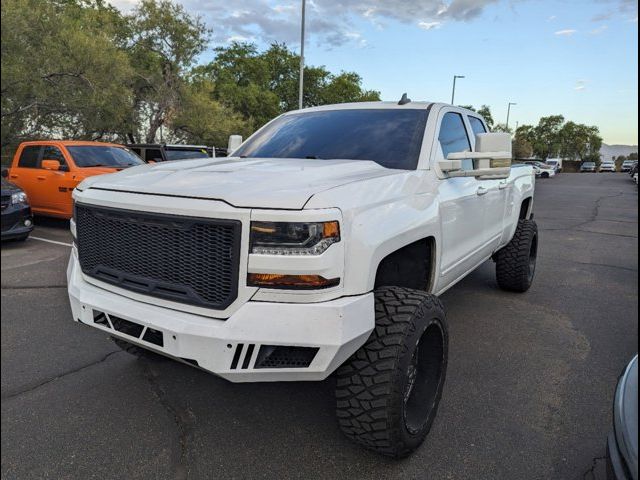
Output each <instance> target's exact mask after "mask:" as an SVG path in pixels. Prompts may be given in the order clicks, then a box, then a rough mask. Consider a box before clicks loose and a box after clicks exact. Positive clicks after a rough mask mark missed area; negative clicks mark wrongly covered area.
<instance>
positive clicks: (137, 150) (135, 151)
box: [129, 148, 141, 157]
mask: <svg viewBox="0 0 640 480" xmlns="http://www.w3.org/2000/svg"><path fill="white" fill-rule="evenodd" d="M129 150H131V151H132V152H133V153H135V154H136V155H138V156H139V157H140V153H141V152H140V149H139V148H130V149H129Z"/></svg>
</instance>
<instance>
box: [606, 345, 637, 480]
mask: <svg viewBox="0 0 640 480" xmlns="http://www.w3.org/2000/svg"><path fill="white" fill-rule="evenodd" d="M607 480H638V356H637V355H636V356H635V357H634V359H633V360H631V362H630V363H629V365H628V366H627V368H625V370H624V372H623V373H622V375H621V376H620V379H619V380H618V386H617V388H616V394H615V399H614V402H613V431H612V432H611V433H610V434H609V438H608V439H607Z"/></svg>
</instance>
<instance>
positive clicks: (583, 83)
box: [573, 80, 587, 92]
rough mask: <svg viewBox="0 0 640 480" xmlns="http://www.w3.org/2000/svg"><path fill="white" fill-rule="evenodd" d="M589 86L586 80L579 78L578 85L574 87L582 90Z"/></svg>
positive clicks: (579, 90)
mask: <svg viewBox="0 0 640 480" xmlns="http://www.w3.org/2000/svg"><path fill="white" fill-rule="evenodd" d="M586 88H587V81H586V80H578V81H576V85H575V86H574V87H573V89H574V90H576V91H578V92H581V91H583V90H585V89H586Z"/></svg>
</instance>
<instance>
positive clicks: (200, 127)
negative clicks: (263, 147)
mask: <svg viewBox="0 0 640 480" xmlns="http://www.w3.org/2000/svg"><path fill="white" fill-rule="evenodd" d="M213 90H214V86H213V84H212V83H211V82H209V81H199V82H192V83H189V84H188V85H186V87H185V88H184V90H183V94H182V104H181V108H180V109H179V110H178V111H177V112H176V114H175V115H174V117H173V118H172V120H171V125H170V128H171V133H172V135H173V138H174V139H175V141H176V142H178V143H187V144H189V143H191V144H204V145H215V146H226V145H227V140H228V138H229V135H233V134H240V135H248V134H250V133H251V131H250V129H249V127H248V125H247V123H246V122H245V121H244V120H243V119H242V116H241V115H240V114H239V113H236V112H234V111H233V110H231V109H230V108H228V107H225V106H224V105H222V104H221V103H219V102H217V101H216V100H214V99H213Z"/></svg>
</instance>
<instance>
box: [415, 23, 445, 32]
mask: <svg viewBox="0 0 640 480" xmlns="http://www.w3.org/2000/svg"><path fill="white" fill-rule="evenodd" d="M441 25H442V22H418V27H420V28H422V29H423V30H433V29H434V28H440V26H441Z"/></svg>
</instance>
